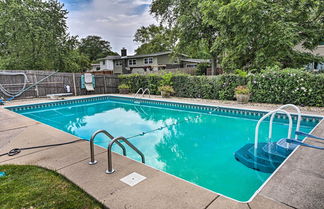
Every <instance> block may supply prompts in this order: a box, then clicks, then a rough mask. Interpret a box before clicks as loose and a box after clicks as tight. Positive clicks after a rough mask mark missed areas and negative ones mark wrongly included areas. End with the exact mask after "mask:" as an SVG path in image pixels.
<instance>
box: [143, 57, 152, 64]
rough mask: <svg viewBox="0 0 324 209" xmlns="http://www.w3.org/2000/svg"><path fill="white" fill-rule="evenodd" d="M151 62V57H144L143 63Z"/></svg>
mask: <svg viewBox="0 0 324 209" xmlns="http://www.w3.org/2000/svg"><path fill="white" fill-rule="evenodd" d="M152 63H153V57H149V58H144V64H152Z"/></svg>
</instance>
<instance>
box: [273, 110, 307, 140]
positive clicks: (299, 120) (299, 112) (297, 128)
mask: <svg viewBox="0 0 324 209" xmlns="http://www.w3.org/2000/svg"><path fill="white" fill-rule="evenodd" d="M287 107H293V108H295V109H296V111H297V114H298V116H297V127H296V131H299V129H300V122H301V111H300V109H299V108H298V107H297V106H296V105H293V104H286V105H283V106H281V107H279V108H278V110H282V109H284V108H287ZM274 116H275V114H272V115H271V119H270V127H269V140H271V138H272V122H273V119H274ZM297 138H298V135H297V134H295V139H297ZM289 139H290V138H289Z"/></svg>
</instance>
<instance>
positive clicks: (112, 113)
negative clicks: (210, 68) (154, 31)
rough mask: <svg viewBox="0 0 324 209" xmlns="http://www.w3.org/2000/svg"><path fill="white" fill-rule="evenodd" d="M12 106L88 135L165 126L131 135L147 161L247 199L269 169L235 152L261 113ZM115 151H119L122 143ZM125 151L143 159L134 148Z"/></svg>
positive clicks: (280, 130) (114, 105)
mask: <svg viewBox="0 0 324 209" xmlns="http://www.w3.org/2000/svg"><path fill="white" fill-rule="evenodd" d="M36 107H37V106H36ZM14 111H16V112H18V113H20V114H22V115H25V116H27V117H29V118H32V119H35V120H37V121H40V122H42V123H45V124H48V125H50V126H53V127H55V128H58V129H60V130H63V131H66V132H68V133H71V134H73V135H75V136H78V137H80V138H85V139H89V138H90V137H91V135H92V134H93V132H95V131H97V130H98V129H105V130H107V131H109V132H110V133H111V134H112V135H113V136H115V137H117V136H124V137H126V138H127V137H132V136H134V135H138V134H140V133H143V132H147V131H151V130H154V129H158V128H160V127H166V128H162V129H161V130H157V131H154V132H151V133H147V134H144V135H142V136H136V137H132V138H130V139H129V141H130V142H131V143H133V144H134V145H135V146H136V147H137V148H138V149H139V150H141V151H142V152H143V153H144V155H145V158H146V164H147V165H149V166H152V167H154V168H156V169H159V170H162V171H165V172H167V173H169V174H172V175H175V176H177V177H180V178H182V179H185V180H187V181H190V182H192V183H194V184H197V185H199V186H202V187H205V188H207V189H210V190H212V191H215V192H217V193H220V194H223V195H226V196H228V197H230V198H233V199H236V200H239V201H247V200H249V199H250V198H251V196H252V195H253V194H254V193H255V191H256V190H257V189H258V188H259V187H260V186H261V185H262V184H263V183H264V182H265V181H266V180H267V178H268V177H269V176H270V175H271V174H267V173H262V172H258V171H256V170H252V169H250V168H247V167H246V166H244V165H243V164H241V163H240V162H238V161H236V160H235V158H234V152H235V151H237V150H238V149H239V148H241V147H242V146H244V145H245V144H246V143H253V142H254V131H255V125H256V123H257V118H249V117H242V116H241V115H237V116H235V115H234V116H233V115H227V114H224V113H223V114H219V113H218V112H213V111H212V112H208V111H207V112H206V111H199V110H190V111H189V110H184V109H182V108H177V109H175V108H169V107H166V106H162V105H161V106H159V105H155V106H150V105H139V104H133V103H130V102H129V101H127V102H125V101H124V100H118V99H113V100H110V99H107V100H102V101H95V102H93V101H92V102H83V103H76V104H65V105H57V106H52V107H48V108H26V109H25V110H14ZM315 125H316V122H310V123H304V124H302V127H301V130H302V131H304V132H310V131H311V129H313V127H314V126H315ZM287 129H288V125H287V123H286V122H285V121H277V122H275V123H274V126H273V130H274V134H273V135H274V137H273V139H277V140H279V139H280V138H282V137H285V136H286V135H287ZM267 134H268V122H265V123H263V124H262V125H261V129H260V137H259V138H260V139H261V141H266V138H267ZM99 136H100V137H98V138H96V141H97V142H96V144H97V145H99V146H102V147H105V148H106V147H107V144H108V141H109V140H107V138H105V136H101V135H99ZM114 151H115V152H118V153H121V152H120V148H119V147H118V146H115V147H114ZM127 156H128V157H130V158H132V159H134V160H137V161H140V158H139V157H138V155H137V154H136V153H135V152H133V151H132V150H131V149H130V148H128V149H127ZM117 172H118V171H117Z"/></svg>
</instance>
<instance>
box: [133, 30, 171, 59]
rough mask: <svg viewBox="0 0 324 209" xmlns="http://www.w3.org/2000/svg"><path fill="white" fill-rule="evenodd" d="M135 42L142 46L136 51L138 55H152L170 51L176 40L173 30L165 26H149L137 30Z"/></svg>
mask: <svg viewBox="0 0 324 209" xmlns="http://www.w3.org/2000/svg"><path fill="white" fill-rule="evenodd" d="M134 41H135V42H137V43H139V44H140V46H139V47H138V48H137V49H136V50H135V52H136V54H150V53H156V52H163V51H169V50H171V49H172V47H173V45H174V43H175V40H174V36H173V34H172V32H171V30H168V29H167V28H165V27H163V26H156V25H149V26H148V27H144V26H142V27H141V28H139V29H137V31H136V33H135V35H134Z"/></svg>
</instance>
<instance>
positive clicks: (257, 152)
mask: <svg viewBox="0 0 324 209" xmlns="http://www.w3.org/2000/svg"><path fill="white" fill-rule="evenodd" d="M287 107H293V108H295V109H296V110H297V112H298V120H297V127H296V131H295V139H291V134H292V118H291V115H290V113H288V112H287V111H284V110H283V109H284V108H287ZM277 113H284V114H286V115H287V116H288V118H289V128H288V134H287V138H282V139H280V140H278V141H277V142H271V139H272V123H273V118H274V116H275V115H276V114H277ZM267 117H271V119H270V124H269V136H268V142H266V143H265V142H259V138H258V134H259V127H260V124H261V122H262V121H263V120H265V119H266V118H267ZM301 121H302V117H301V112H300V110H299V108H298V107H296V106H295V105H292V104H288V105H283V106H281V107H280V108H278V109H277V110H273V111H270V112H269V113H267V114H265V115H264V116H263V117H262V118H261V119H260V120H259V121H258V123H257V125H256V129H255V141H254V144H253V143H249V144H246V145H244V146H243V147H242V148H240V149H239V150H238V151H236V152H235V153H234V156H235V159H236V160H237V161H239V162H241V163H242V164H244V165H245V166H247V167H249V168H252V169H255V170H258V171H261V172H265V173H272V172H274V171H275V170H276V169H277V167H278V166H279V165H280V164H281V163H282V162H283V161H284V160H285V159H286V158H287V157H288V156H289V155H290V153H292V151H293V150H294V149H295V148H296V147H297V146H298V145H301V146H306V147H310V148H315V149H324V148H322V147H318V146H314V145H309V144H306V143H303V142H301V141H299V139H298V136H299V135H302V136H308V137H312V138H315V139H321V140H324V139H323V138H320V137H317V136H314V135H311V134H307V133H304V132H301V131H299V128H300V122H301Z"/></svg>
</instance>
